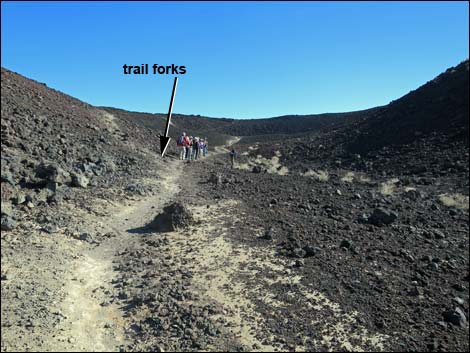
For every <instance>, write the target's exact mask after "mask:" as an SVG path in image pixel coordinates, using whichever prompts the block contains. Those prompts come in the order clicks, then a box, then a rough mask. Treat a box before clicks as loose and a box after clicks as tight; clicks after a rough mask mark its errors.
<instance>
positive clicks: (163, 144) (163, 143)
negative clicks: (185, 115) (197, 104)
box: [160, 77, 178, 157]
mask: <svg viewBox="0 0 470 353" xmlns="http://www.w3.org/2000/svg"><path fill="white" fill-rule="evenodd" d="M177 84H178V77H175V82H174V83H173V91H172V92H171V100H170V108H169V109H168V116H167V118H166V119H167V120H166V127H165V135H163V136H162V135H160V152H161V154H162V157H163V156H164V155H165V151H166V149H167V147H168V143H169V142H170V137H169V136H168V130H170V120H171V111H172V110H173V101H174V99H175V93H176V85H177Z"/></svg>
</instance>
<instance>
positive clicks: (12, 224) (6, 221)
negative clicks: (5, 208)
mask: <svg viewBox="0 0 470 353" xmlns="http://www.w3.org/2000/svg"><path fill="white" fill-rule="evenodd" d="M1 224H2V230H5V231H9V230H13V229H15V228H16V226H17V223H16V221H15V220H14V219H13V218H12V217H11V216H8V215H6V214H3V215H2V218H1Z"/></svg>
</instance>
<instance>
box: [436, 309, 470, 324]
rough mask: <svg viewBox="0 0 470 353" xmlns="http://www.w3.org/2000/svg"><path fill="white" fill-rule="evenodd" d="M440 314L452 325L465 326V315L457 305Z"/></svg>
mask: <svg viewBox="0 0 470 353" xmlns="http://www.w3.org/2000/svg"><path fill="white" fill-rule="evenodd" d="M442 316H443V317H444V320H445V321H446V322H448V323H450V324H452V325H454V326H459V327H465V325H466V323H467V317H466V316H465V313H464V312H463V310H462V309H460V308H459V307H457V308H455V309H454V310H447V311H445V312H444V313H443V314H442Z"/></svg>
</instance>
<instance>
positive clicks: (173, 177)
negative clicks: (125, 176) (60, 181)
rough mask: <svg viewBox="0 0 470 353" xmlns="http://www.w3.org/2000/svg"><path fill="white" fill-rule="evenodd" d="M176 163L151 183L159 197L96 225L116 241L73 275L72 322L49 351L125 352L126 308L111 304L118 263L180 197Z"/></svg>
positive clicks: (68, 312)
mask: <svg viewBox="0 0 470 353" xmlns="http://www.w3.org/2000/svg"><path fill="white" fill-rule="evenodd" d="M174 166H175V162H174V161H173V162H170V163H168V165H167V167H166V168H165V169H164V170H163V171H162V172H163V173H164V174H163V175H161V179H159V180H153V181H151V180H150V181H147V183H148V184H150V183H153V184H155V185H157V186H158V187H159V192H158V194H157V195H154V196H151V197H147V198H144V199H143V200H140V201H137V202H134V201H131V202H129V203H127V204H119V205H116V206H115V207H113V208H111V209H110V210H107V211H108V213H110V214H111V215H112V216H110V217H109V218H107V219H104V220H97V219H84V220H83V221H84V223H87V222H89V223H91V222H95V224H96V227H97V229H99V230H100V232H101V233H103V234H106V233H107V234H112V235H113V236H112V237H110V238H108V239H105V240H104V241H102V242H101V243H100V244H99V245H98V246H96V247H94V248H93V249H91V250H87V251H85V252H84V253H83V255H82V256H80V257H79V259H78V260H77V261H76V262H75V266H74V270H73V271H72V276H71V277H70V278H69V282H68V284H67V285H66V287H65V289H64V290H65V292H66V297H65V300H64V301H63V303H62V305H61V312H62V314H63V315H64V317H65V318H66V320H64V321H62V323H61V324H60V326H59V327H58V329H57V331H58V332H60V333H59V334H58V335H56V334H54V335H53V336H52V337H50V338H49V343H48V344H47V343H46V344H45V347H48V346H49V347H50V350H55V351H57V350H59V351H103V352H104V351H119V348H120V347H121V346H123V345H124V344H125V343H126V341H125V318H124V317H123V311H122V310H121V308H120V307H119V306H118V305H117V304H116V303H113V302H110V301H109V293H111V290H112V288H111V286H112V281H113V279H114V278H115V275H116V274H115V272H114V269H113V262H114V260H115V257H116V256H118V254H119V251H120V250H122V249H123V248H124V247H125V246H127V245H128V244H131V243H132V242H136V241H138V239H137V237H136V235H135V234H132V233H131V232H129V231H130V230H132V229H135V228H139V227H142V226H143V225H145V224H147V223H148V221H150V220H151V219H152V217H154V216H155V214H156V213H158V211H159V210H160V209H162V208H163V206H164V204H165V203H167V202H169V201H170V200H172V199H173V197H174V195H175V194H176V193H177V192H178V183H177V178H178V174H175V173H172V170H173V169H174Z"/></svg>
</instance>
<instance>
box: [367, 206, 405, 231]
mask: <svg viewBox="0 0 470 353" xmlns="http://www.w3.org/2000/svg"><path fill="white" fill-rule="evenodd" d="M397 218H398V215H397V214H396V213H395V212H392V211H388V210H385V209H383V208H376V209H375V210H374V212H372V215H371V216H370V217H369V223H371V224H373V225H376V226H379V227H380V226H383V225H388V224H391V223H393V222H395V220H396V219H397Z"/></svg>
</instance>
